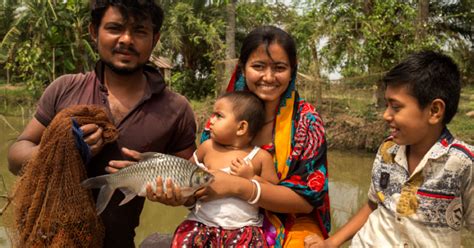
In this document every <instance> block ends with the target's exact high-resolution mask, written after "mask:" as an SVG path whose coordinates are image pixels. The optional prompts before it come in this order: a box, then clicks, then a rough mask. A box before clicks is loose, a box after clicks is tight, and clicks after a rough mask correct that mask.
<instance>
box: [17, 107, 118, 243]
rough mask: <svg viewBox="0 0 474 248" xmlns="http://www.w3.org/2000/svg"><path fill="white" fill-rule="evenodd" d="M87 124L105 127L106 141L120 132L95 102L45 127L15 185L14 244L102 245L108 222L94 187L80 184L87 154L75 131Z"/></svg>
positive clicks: (70, 110)
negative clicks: (97, 205) (98, 211)
mask: <svg viewBox="0 0 474 248" xmlns="http://www.w3.org/2000/svg"><path fill="white" fill-rule="evenodd" d="M73 122H76V124H77V125H74V124H73ZM89 123H95V124H97V125H98V126H100V127H102V129H103V139H104V141H105V142H106V143H109V142H112V141H114V140H115V139H116V138H117V136H118V131H117V129H116V128H115V127H114V126H113V124H112V123H111V122H110V121H109V119H108V117H107V114H106V113H105V112H104V110H102V109H101V108H99V107H96V106H92V105H79V106H73V107H70V108H67V109H65V110H63V111H61V112H60V113H59V114H57V115H56V117H55V118H54V119H53V121H52V122H51V124H50V125H49V126H48V127H47V128H46V130H45V131H44V133H43V136H42V138H41V142H40V146H39V151H38V152H37V153H36V154H35V155H34V156H33V157H32V159H30V160H29V162H28V163H27V164H26V165H25V166H24V167H23V171H22V173H21V176H20V177H19V178H18V180H17V181H16V182H15V185H14V194H13V201H12V205H13V221H12V222H13V223H12V227H13V228H10V229H11V231H10V236H12V242H13V245H14V246H15V247H102V243H103V238H104V227H103V224H102V222H101V220H100V217H99V216H97V214H96V211H95V203H94V199H93V197H92V194H91V192H90V191H89V190H86V189H84V188H82V187H81V185H80V182H81V181H83V180H84V179H85V178H86V177H87V173H86V169H85V163H84V162H83V160H84V159H86V158H85V157H84V156H81V152H80V150H79V149H78V146H77V145H76V142H78V141H77V140H76V137H75V135H74V134H73V132H74V131H73V129H74V128H76V130H75V131H76V132H77V131H78V129H77V127H78V126H81V125H84V124H89ZM80 140H81V142H82V139H80ZM79 147H80V146H79ZM86 147H87V146H86Z"/></svg>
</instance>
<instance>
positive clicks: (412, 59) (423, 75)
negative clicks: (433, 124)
mask: <svg viewBox="0 0 474 248" xmlns="http://www.w3.org/2000/svg"><path fill="white" fill-rule="evenodd" d="M383 82H384V86H385V87H387V86H389V85H394V86H398V85H406V86H407V87H408V90H409V91H410V93H411V95H413V96H414V97H415V98H416V99H417V101H418V104H419V106H420V108H424V107H426V106H428V105H429V104H431V102H432V101H433V100H435V99H441V100H443V101H444V103H445V104H446V110H445V115H444V118H443V124H445V125H446V124H448V123H449V122H450V121H451V120H452V119H453V117H454V115H455V114H456V112H457V109H458V104H459V98H460V95H461V82H460V75H459V69H458V66H457V65H456V63H455V62H454V61H453V60H452V59H451V58H450V57H448V56H446V55H443V54H441V53H437V52H433V51H422V52H417V53H413V54H411V55H409V56H408V57H407V58H406V59H405V60H403V61H402V62H401V63H400V64H398V65H396V66H395V67H394V68H392V69H391V70H390V71H389V72H388V73H387V74H386V75H385V77H384V78H383Z"/></svg>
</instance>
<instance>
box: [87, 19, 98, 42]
mask: <svg viewBox="0 0 474 248" xmlns="http://www.w3.org/2000/svg"><path fill="white" fill-rule="evenodd" d="M89 33H90V34H91V39H92V40H93V41H94V43H97V30H96V28H95V27H94V25H93V24H92V23H90V24H89Z"/></svg>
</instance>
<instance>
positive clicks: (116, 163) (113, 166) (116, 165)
mask: <svg viewBox="0 0 474 248" xmlns="http://www.w3.org/2000/svg"><path fill="white" fill-rule="evenodd" d="M122 153H123V154H124V155H125V156H127V157H129V158H132V159H133V160H135V161H140V160H142V155H141V153H139V152H137V151H135V150H130V149H127V148H125V147H123V148H122ZM133 163H135V162H133V161H128V160H111V161H109V165H108V166H107V167H105V171H107V172H108V173H115V172H117V171H119V170H120V169H122V168H125V167H127V166H129V165H131V164H133Z"/></svg>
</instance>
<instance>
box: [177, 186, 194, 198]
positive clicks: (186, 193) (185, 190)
mask: <svg viewBox="0 0 474 248" xmlns="http://www.w3.org/2000/svg"><path fill="white" fill-rule="evenodd" d="M180 190H181V195H182V196H183V197H188V196H190V195H192V194H194V192H196V190H197V189H196V188H193V187H182V188H180Z"/></svg>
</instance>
